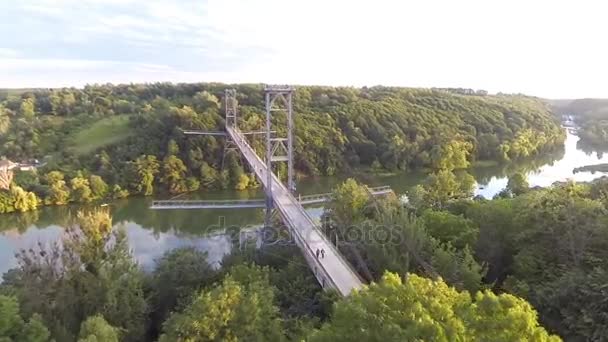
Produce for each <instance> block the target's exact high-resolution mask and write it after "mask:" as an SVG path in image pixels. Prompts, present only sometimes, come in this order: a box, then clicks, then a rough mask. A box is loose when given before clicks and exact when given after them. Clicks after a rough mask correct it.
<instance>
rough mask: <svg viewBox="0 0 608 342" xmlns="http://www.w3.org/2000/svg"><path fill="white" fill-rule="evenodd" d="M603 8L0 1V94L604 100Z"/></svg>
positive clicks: (537, 3)
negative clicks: (182, 91) (252, 92)
mask: <svg viewBox="0 0 608 342" xmlns="http://www.w3.org/2000/svg"><path fill="white" fill-rule="evenodd" d="M606 13H608V3H606V2H605V1H604V0H597V1H590V0H575V1H574V0H573V1H560V0H553V1H545V0H508V1H495V0H459V1H455V0H419V1H409V0H365V1H359V0H20V1H9V0H0V32H2V38H0V88H7V87H8V88H19V87H21V88H23V87H63V86H76V87H80V86H83V85H85V84H91V83H107V82H111V83H140V82H159V81H171V82H229V83H281V84H296V85H298V84H312V85H338V86H364V85H367V86H373V85H391V86H406V87H463V88H473V89H485V90H488V91H490V92H492V93H494V92H499V91H502V92H508V93H525V94H529V95H535V96H541V97H547V98H582V97H605V98H608V85H607V80H608V20H606V17H605V15H606Z"/></svg>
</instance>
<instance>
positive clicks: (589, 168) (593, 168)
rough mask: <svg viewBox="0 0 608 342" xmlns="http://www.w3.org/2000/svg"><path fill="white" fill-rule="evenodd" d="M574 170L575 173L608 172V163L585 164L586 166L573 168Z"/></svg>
mask: <svg viewBox="0 0 608 342" xmlns="http://www.w3.org/2000/svg"><path fill="white" fill-rule="evenodd" d="M572 172H573V173H578V172H591V173H596V172H608V163H604V164H596V165H585V166H581V167H577V168H574V169H573V170H572Z"/></svg>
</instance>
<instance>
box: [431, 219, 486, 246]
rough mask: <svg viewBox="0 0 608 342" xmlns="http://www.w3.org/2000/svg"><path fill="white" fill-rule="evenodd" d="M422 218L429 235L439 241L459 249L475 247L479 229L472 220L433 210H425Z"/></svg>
mask: <svg viewBox="0 0 608 342" xmlns="http://www.w3.org/2000/svg"><path fill="white" fill-rule="evenodd" d="M421 218H422V220H423V221H424V224H425V226H426V229H427V231H428V232H429V234H430V235H431V236H433V237H434V238H436V239H438V240H439V241H441V242H443V243H448V242H449V243H451V244H452V245H453V246H454V247H456V248H458V249H463V248H465V246H469V247H473V246H475V242H476V241H477V234H478V233H479V229H478V228H477V227H475V225H474V223H473V222H472V221H471V220H469V219H467V218H465V217H463V216H461V215H454V214H452V213H450V212H447V211H438V210H432V209H427V210H425V211H424V212H423V213H422V216H421Z"/></svg>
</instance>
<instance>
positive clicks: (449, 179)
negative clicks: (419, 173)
mask: <svg viewBox="0 0 608 342" xmlns="http://www.w3.org/2000/svg"><path fill="white" fill-rule="evenodd" d="M474 184H475V179H474V178H473V177H472V176H471V175H469V174H468V173H466V172H465V173H461V174H460V175H459V177H457V176H456V174H454V173H453V172H452V171H449V170H448V169H441V170H439V171H437V172H435V173H432V174H430V175H429V176H428V177H427V179H426V180H425V182H424V185H422V188H418V189H417V190H416V191H415V193H414V194H415V195H414V196H412V199H413V201H412V203H413V204H414V205H415V206H417V207H432V208H440V209H441V208H443V207H445V206H446V204H448V203H449V202H450V201H452V200H456V199H461V198H469V197H471V196H472V195H473V186H474Z"/></svg>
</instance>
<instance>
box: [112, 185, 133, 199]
mask: <svg viewBox="0 0 608 342" xmlns="http://www.w3.org/2000/svg"><path fill="white" fill-rule="evenodd" d="M127 196H129V191H128V190H127V189H123V188H121V187H120V185H118V184H114V186H113V187H112V191H111V192H110V197H111V198H112V199H119V198H125V197H127Z"/></svg>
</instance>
